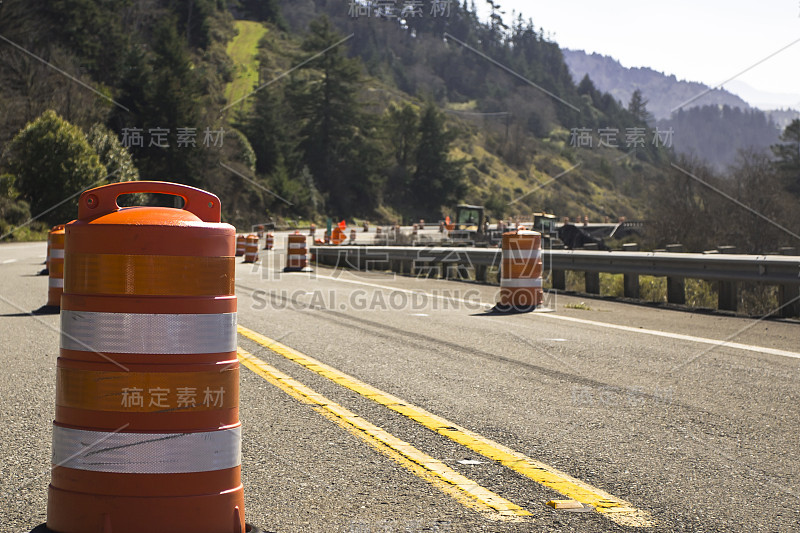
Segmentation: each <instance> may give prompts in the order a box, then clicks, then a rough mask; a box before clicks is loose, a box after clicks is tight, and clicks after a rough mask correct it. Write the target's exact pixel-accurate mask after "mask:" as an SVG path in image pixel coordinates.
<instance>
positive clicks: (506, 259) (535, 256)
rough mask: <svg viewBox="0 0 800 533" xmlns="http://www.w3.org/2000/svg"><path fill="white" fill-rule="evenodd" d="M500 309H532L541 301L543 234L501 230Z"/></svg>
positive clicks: (542, 294)
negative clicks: (502, 231) (503, 231)
mask: <svg viewBox="0 0 800 533" xmlns="http://www.w3.org/2000/svg"><path fill="white" fill-rule="evenodd" d="M502 246H503V251H502V254H503V255H502V266H501V270H500V272H501V274H502V275H501V278H500V298H499V302H498V303H497V305H496V306H495V310H496V311H500V312H509V311H517V312H526V311H532V310H534V309H535V308H536V306H538V305H541V303H542V301H543V300H544V293H543V289H542V234H541V233H539V232H536V231H526V230H524V229H519V230H517V231H511V232H506V233H503V245H502Z"/></svg>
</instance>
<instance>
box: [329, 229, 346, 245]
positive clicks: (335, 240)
mask: <svg viewBox="0 0 800 533" xmlns="http://www.w3.org/2000/svg"><path fill="white" fill-rule="evenodd" d="M345 240H347V234H346V233H345V232H344V231H342V229H341V228H338V227H337V228H333V234H332V235H331V243H332V244H342V243H343V242H344V241H345Z"/></svg>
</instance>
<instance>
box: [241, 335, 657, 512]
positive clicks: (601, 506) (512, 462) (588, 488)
mask: <svg viewBox="0 0 800 533" xmlns="http://www.w3.org/2000/svg"><path fill="white" fill-rule="evenodd" d="M238 330H239V334H241V335H243V336H244V337H246V338H248V339H250V340H252V341H254V342H256V343H258V344H260V345H262V346H264V347H266V348H268V349H270V350H272V351H273V352H275V353H277V354H278V355H281V356H283V357H285V358H287V359H289V360H291V361H294V362H295V363H297V364H299V365H301V366H304V367H305V368H307V369H309V370H312V371H314V372H316V373H317V374H319V375H321V376H324V377H326V378H328V379H330V380H331V381H333V382H335V383H338V384H339V385H341V386H343V387H346V388H348V389H350V390H352V391H355V392H358V393H359V394H361V395H362V396H364V397H366V398H369V399H371V400H373V401H375V402H378V403H380V404H382V405H384V406H386V407H388V408H389V409H391V410H393V411H396V412H398V413H400V414H402V415H404V416H406V417H408V418H410V419H411V420H414V421H416V422H418V423H420V424H422V425H423V426H425V427H427V428H428V429H431V430H433V431H436V432H437V433H439V434H441V435H444V436H445V437H447V438H449V439H451V440H453V441H455V442H457V443H459V444H461V445H463V446H466V447H467V448H469V449H471V450H473V451H475V452H477V453H479V454H481V455H483V456H485V457H488V458H489V459H492V460H494V461H497V462H499V463H500V464H502V465H503V466H505V467H507V468H510V469H512V470H514V471H515V472H517V473H519V474H522V475H523V476H526V477H528V478H530V479H532V480H533V481H535V482H537V483H539V484H541V485H544V486H545V487H548V488H551V489H553V490H555V491H556V492H558V493H560V494H563V495H564V496H566V497H568V498H570V499H572V500H576V501H579V502H581V503H584V504H587V505H591V506H593V507H594V508H595V509H596V510H597V511H598V512H599V513H602V514H603V515H604V516H606V517H607V518H609V519H610V520H612V521H614V522H616V523H618V524H621V525H626V526H633V527H651V526H653V525H654V522H653V520H652V518H651V517H650V514H649V513H648V512H647V511H644V510H640V509H636V508H635V507H633V505H632V504H630V503H629V502H627V501H625V500H623V499H621V498H618V497H616V496H613V495H611V494H609V493H608V492H606V491H604V490H602V489H599V488H597V487H593V486H592V485H589V484H588V483H585V482H583V481H581V480H579V479H577V478H574V477H572V476H570V475H569V474H566V473H564V472H561V471H560V470H558V469H556V468H554V467H552V466H549V465H546V464H544V463H542V462H540V461H537V460H535V459H532V458H530V457H528V456H526V455H524V454H522V453H519V452H517V451H514V450H512V449H511V448H508V447H506V446H503V445H502V444H500V443H497V442H495V441H493V440H491V439H488V438H486V437H484V436H482V435H479V434H478V433H475V432H473V431H470V430H468V429H466V428H463V427H461V426H459V425H458V424H455V423H453V422H451V421H449V420H447V419H445V418H442V417H440V416H437V415H435V414H433V413H430V412H428V411H426V410H424V409H422V408H421V407H417V406H415V405H412V404H410V403H408V402H406V401H405V400H403V399H401V398H398V397H397V396H393V395H391V394H389V393H386V392H383V391H381V390H379V389H376V388H375V387H373V386H371V385H368V384H366V383H364V382H362V381H359V380H358V379H356V378H354V377H352V376H349V375H347V374H345V373H343V372H340V371H339V370H336V369H335V368H333V367H331V366H328V365H326V364H325V363H322V362H321V361H318V360H316V359H314V358H313V357H309V356H307V355H305V354H303V353H300V352H298V351H297V350H294V349H292V348H290V347H288V346H285V345H283V344H281V343H279V342H278V341H275V340H273V339H270V338H269V337H266V336H264V335H261V334H260V333H257V332H255V331H253V330H250V329H248V328H245V327H244V326H241V325H240V326H238Z"/></svg>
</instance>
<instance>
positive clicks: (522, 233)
mask: <svg viewBox="0 0 800 533" xmlns="http://www.w3.org/2000/svg"><path fill="white" fill-rule="evenodd" d="M517 235H525V236H526V237H531V236H533V235H541V233H539V232H538V231H530V230H521V231H518V232H517Z"/></svg>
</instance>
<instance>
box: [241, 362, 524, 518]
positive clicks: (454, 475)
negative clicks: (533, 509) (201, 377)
mask: <svg viewBox="0 0 800 533" xmlns="http://www.w3.org/2000/svg"><path fill="white" fill-rule="evenodd" d="M237 352H238V355H239V361H240V362H241V363H242V364H243V365H244V366H246V367H247V368H249V369H250V370H252V371H253V372H255V373H256V374H258V375H259V376H261V377H263V378H264V379H266V380H267V381H268V382H269V383H271V384H273V385H275V386H276V387H278V388H280V389H281V390H282V391H284V392H286V393H287V394H289V395H290V396H292V397H294V398H296V399H297V400H300V401H302V402H303V403H307V404H310V405H312V406H314V408H315V409H316V410H317V411H318V412H320V413H322V414H324V415H325V416H327V417H328V418H330V419H332V420H334V421H336V422H337V423H339V424H340V425H342V426H348V427H349V428H352V429H354V430H356V431H354V433H356V434H357V435H358V436H359V437H361V438H362V439H364V440H365V441H367V442H369V443H370V444H372V445H374V446H375V447H376V448H378V449H379V450H381V451H383V452H386V451H387V450H386V449H388V450H390V451H391V452H392V453H390V454H387V455H389V456H390V457H392V458H393V459H395V461H397V462H398V463H400V464H401V465H403V466H406V467H407V468H409V470H411V471H412V472H414V473H415V474H418V475H419V474H420V473H422V472H424V476H422V477H423V478H424V479H426V480H427V481H432V479H435V480H436V481H437V483H436V485H437V486H439V488H442V487H441V486H440V485H441V482H444V485H446V486H447V490H445V492H447V493H449V494H450V495H451V496H456V499H457V500H459V501H461V503H464V501H465V499H469V500H470V501H469V504H470V506H471V507H476V508H477V509H479V510H484V511H490V510H491V511H494V512H496V513H497V514H498V515H499V518H511V519H513V518H518V517H522V516H530V515H531V513H530V512H529V511H526V510H525V509H523V508H522V507H520V506H519V505H516V504H514V503H512V502H510V501H509V500H506V499H505V498H503V497H502V496H499V495H497V494H495V493H494V492H492V491H490V490H488V489H486V488H484V487H482V486H480V485H478V484H477V483H476V482H474V481H472V480H471V479H469V478H467V477H465V476H462V475H461V474H459V473H458V472H456V471H455V470H453V469H452V468H450V467H449V466H447V465H446V464H444V463H443V462H441V461H439V460H438V459H434V458H433V457H431V456H430V455H427V454H426V453H423V452H421V451H419V450H418V449H416V448H415V447H414V446H412V445H411V444H409V443H407V442H405V441H403V440H401V439H398V438H397V437H395V436H394V435H392V434H391V433H389V432H387V431H385V430H384V429H382V428H380V427H378V426H376V425H374V424H372V423H371V422H369V421H368V420H365V419H363V418H361V417H360V416H358V415H357V414H355V413H353V412H352V411H350V410H349V409H347V408H345V407H342V406H341V405H339V404H337V403H335V402H332V401H331V400H329V399H327V398H326V397H324V396H322V395H321V394H318V393H317V392H315V391H314V390H312V389H310V388H309V387H307V386H306V385H303V384H302V383H300V382H299V381H297V380H295V379H294V378H292V377H291V376H289V375H287V374H284V373H283V372H281V371H279V370H278V369H276V368H275V367H273V366H271V365H269V364H267V363H265V362H264V361H262V360H261V359H259V358H257V357H255V356H254V355H253V354H251V353H249V352H247V351H246V350H243V349H242V348H238V350H237ZM453 489H456V490H453Z"/></svg>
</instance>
